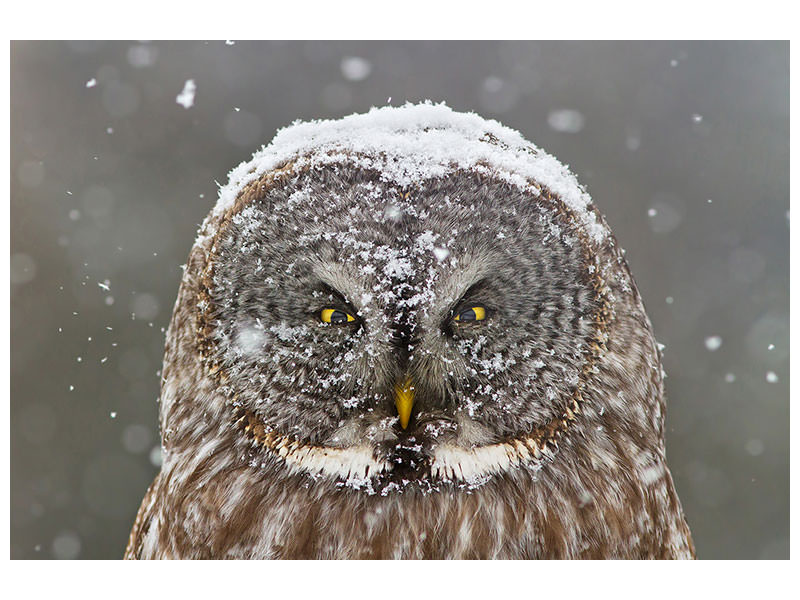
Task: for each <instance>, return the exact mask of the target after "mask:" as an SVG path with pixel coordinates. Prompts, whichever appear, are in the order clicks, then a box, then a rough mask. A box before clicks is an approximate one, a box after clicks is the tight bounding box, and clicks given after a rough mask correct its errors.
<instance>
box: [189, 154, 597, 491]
mask: <svg viewBox="0 0 800 600" xmlns="http://www.w3.org/2000/svg"><path fill="white" fill-rule="evenodd" d="M559 206H560V203H559V202H557V201H556V200H553V199H551V196H550V194H549V193H548V191H547V190H546V189H541V190H539V193H538V194H536V195H535V194H533V193H528V192H525V191H522V190H521V189H520V188H519V187H518V186H514V185H511V184H509V183H507V182H504V181H502V180H501V179H499V178H492V177H487V176H484V175H479V174H476V173H473V172H465V171H455V172H453V173H452V174H451V175H449V176H448V177H444V178H436V179H430V180H428V181H425V182H423V183H420V184H418V185H408V186H400V185H398V184H397V183H393V182H387V181H385V180H384V179H382V178H381V175H380V173H379V172H378V171H373V170H370V169H368V168H364V167H363V166H360V165H347V164H339V165H337V168H335V169H314V168H308V169H299V170H297V171H296V172H295V171H293V170H292V169H287V170H286V171H285V174H284V175H283V176H280V177H269V178H264V177H262V178H260V179H257V180H255V181H254V182H252V183H251V184H250V185H249V187H248V188H247V189H246V190H244V191H243V192H242V193H241V194H240V196H239V199H238V200H237V202H236V205H235V206H234V207H233V208H232V209H231V211H230V213H229V215H228V216H227V217H226V220H225V222H224V223H223V225H222V226H221V227H220V228H219V231H218V232H217V234H216V238H215V240H214V243H213V245H212V251H211V257H210V258H209V260H208V266H207V267H206V270H205V273H204V278H203V281H204V286H202V291H201V298H200V302H199V304H198V305H199V307H200V310H201V315H200V322H201V327H200V330H201V331H202V332H203V334H202V335H201V337H202V340H201V347H203V348H204V349H205V350H204V359H205V364H206V367H207V368H208V370H209V371H210V372H212V373H214V374H215V376H216V377H217V380H218V385H219V388H220V389H221V390H222V391H223V393H224V394H225V396H226V397H227V398H228V401H229V403H230V405H231V414H232V417H233V418H234V419H236V420H238V422H239V424H240V426H241V427H242V431H243V435H248V436H250V439H251V440H252V442H253V443H254V444H255V445H256V446H260V447H261V451H263V452H264V453H266V454H267V456H269V457H271V458H274V459H275V460H284V461H286V463H287V464H289V465H290V466H292V467H293V468H294V469H295V470H298V471H301V472H309V473H311V474H322V475H327V476H331V477H334V478H337V479H340V480H343V481H347V482H350V483H354V482H355V483H357V484H358V485H365V486H366V487H367V488H369V489H370V490H376V489H382V490H384V492H385V491H386V490H389V489H392V488H401V487H405V486H408V485H412V486H418V487H422V488H425V489H431V488H435V487H436V486H437V485H438V484H439V483H441V482H450V481H455V480H458V481H461V482H462V483H467V484H476V483H479V482H480V481H482V480H484V479H485V478H486V477H488V476H489V475H491V473H492V472H493V471H498V470H502V468H504V466H507V464H509V463H515V462H516V463H519V462H521V461H534V462H535V461H536V460H537V459H544V458H546V456H547V453H548V443H549V441H551V438H552V437H553V436H554V435H555V434H554V432H556V431H558V430H559V429H560V428H561V429H563V428H564V427H566V426H567V425H568V420H569V418H571V416H572V414H573V411H572V409H576V410H577V399H579V397H580V388H581V383H582V378H583V377H584V375H585V373H586V372H587V370H588V369H590V368H591V362H592V352H593V351H594V350H595V349H596V348H597V343H598V333H599V332H598V322H599V321H600V320H601V313H602V311H603V306H604V305H603V298H602V295H601V294H599V293H598V282H597V274H596V273H595V272H594V271H595V268H594V263H593V262H592V261H591V260H588V259H587V245H586V244H587V241H586V239H585V234H583V233H582V232H581V229H580V228H579V227H576V226H575V224H574V220H573V219H572V218H571V217H570V215H569V214H568V213H567V212H566V211H564V210H563V209H562V210H559ZM548 436H549V437H548Z"/></svg>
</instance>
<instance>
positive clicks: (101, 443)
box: [10, 41, 789, 558]
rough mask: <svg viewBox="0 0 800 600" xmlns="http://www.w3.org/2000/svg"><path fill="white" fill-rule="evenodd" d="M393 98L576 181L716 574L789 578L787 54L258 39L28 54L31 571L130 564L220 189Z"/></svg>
mask: <svg viewBox="0 0 800 600" xmlns="http://www.w3.org/2000/svg"><path fill="white" fill-rule="evenodd" d="M188 79H193V80H194V82H195V84H196V86H197V92H196V95H195V98H194V105H193V106H191V107H190V108H184V106H183V105H181V104H178V103H177V102H176V96H177V95H178V94H179V93H180V92H181V90H182V89H183V87H184V83H185V82H186V81H187V80H188ZM390 98H391V100H390V102H391V104H394V105H398V104H402V103H404V102H405V101H407V100H410V101H418V100H422V99H426V98H429V99H432V100H434V101H441V100H444V101H446V102H447V103H448V104H449V105H450V106H452V107H453V108H454V109H457V110H474V111H476V112H479V113H480V114H482V115H484V116H487V117H493V118H496V119H498V120H500V121H501V122H503V123H504V124H506V125H508V126H510V127H513V128H515V129H518V130H520V131H521V132H522V133H523V135H525V136H526V137H527V138H528V139H530V140H531V141H533V142H534V143H536V144H537V145H539V146H541V147H542V148H544V149H545V150H547V151H548V152H550V153H552V154H554V155H555V156H557V157H558V158H559V159H560V160H561V161H562V162H565V163H568V164H569V165H570V166H571V168H572V169H573V170H574V171H575V173H576V174H577V175H578V178H579V180H580V181H581V182H583V183H584V184H585V185H586V186H587V187H588V190H589V192H590V193H591V195H592V197H593V198H594V199H595V201H596V203H597V205H598V206H599V207H600V209H601V210H602V211H603V212H604V213H605V215H606V217H607V219H608V222H609V224H610V225H611V227H612V229H613V230H614V232H615V233H616V235H617V237H618V239H619V241H620V243H621V245H622V246H623V247H624V248H626V250H627V258H628V260H629V262H630V265H631V268H632V270H633V273H634V277H635V278H636V280H637V282H638V285H639V288H640V291H641V293H642V296H643V297H644V300H645V305H646V307H647V309H648V312H649V314H650V317H651V319H652V321H653V324H654V327H655V331H656V336H657V337H658V339H659V341H660V342H662V343H663V344H665V346H666V347H665V369H666V371H667V373H668V379H667V384H666V385H667V394H668V412H667V426H668V427H667V429H668V434H667V453H668V457H669V462H670V465H671V468H672V472H673V475H674V478H675V481H676V485H677V488H678V492H679V494H680V497H681V500H682V502H683V506H684V509H685V512H686V515H687V518H688V521H689V524H690V526H691V528H692V531H693V533H694V537H695V542H696V545H697V552H698V555H699V556H700V557H702V558H787V557H788V554H789V453H788V451H789V419H788V416H789V364H788V361H789V304H788V302H789V287H788V286H789V162H788V161H789V45H788V43H779V42H763V43H762V42H243V41H237V42H235V43H230V42H228V43H226V42H223V41H217V42H149V43H143V42H129V43H128V42H67V43H63V42H13V43H12V44H11V165H10V168H11V270H10V273H11V515H10V517H11V557H12V558H119V557H121V556H122V552H123V550H124V547H125V544H126V540H127V536H128V532H129V530H130V527H131V524H132V522H133V519H134V516H135V513H136V510H137V508H138V505H139V502H140V501H141V498H142V496H143V494H144V491H145V489H146V487H147V486H148V484H149V483H150V481H151V479H152V478H153V476H154V475H155V473H156V471H157V469H158V464H159V460H160V450H159V441H158V430H157V425H156V418H157V410H158V406H157V402H156V399H157V397H158V393H159V390H158V386H159V377H158V371H159V369H160V363H161V357H162V349H163V341H164V328H165V327H166V326H167V324H168V322H169V318H170V313H171V310H172V306H173V302H174V300H175V297H176V292H177V288H178V283H179V280H180V276H181V270H180V265H181V264H183V263H184V262H185V260H186V257H187V255H188V252H189V249H190V247H191V246H192V242H193V240H194V236H195V233H196V230H197V227H198V225H199V223H200V222H201V221H202V219H203V218H204V216H205V214H206V213H207V212H208V211H209V210H210V208H211V207H212V205H213V204H214V201H215V199H216V189H217V182H220V183H224V182H225V181H226V174H227V172H228V171H229V170H230V169H231V168H232V167H234V166H235V165H237V164H238V163H239V162H241V161H242V160H245V159H248V158H249V157H250V155H251V153H252V152H253V151H255V150H256V149H257V148H259V147H260V146H261V144H263V143H267V142H269V140H270V139H271V138H272V136H273V134H274V132H275V130H276V129H277V128H279V127H283V126H285V125H287V124H289V123H290V122H291V121H293V120H295V119H298V118H300V119H309V118H319V117H339V116H342V115H344V114H349V113H352V112H361V111H365V110H367V109H369V107H370V106H372V105H384V104H386V103H387V102H389V99H390Z"/></svg>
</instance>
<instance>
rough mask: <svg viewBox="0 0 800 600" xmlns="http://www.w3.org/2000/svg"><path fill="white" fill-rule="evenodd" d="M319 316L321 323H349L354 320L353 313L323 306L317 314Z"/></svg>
mask: <svg viewBox="0 0 800 600" xmlns="http://www.w3.org/2000/svg"><path fill="white" fill-rule="evenodd" d="M319 318H320V320H321V321H322V322H323V323H331V324H333V325H340V324H342V323H351V322H353V321H355V320H356V318H355V317H354V316H353V315H351V314H349V313H346V312H344V311H343V310H337V309H335V308H324V309H323V310H322V312H321V313H320V314H319Z"/></svg>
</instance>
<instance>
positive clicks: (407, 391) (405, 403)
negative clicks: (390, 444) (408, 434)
mask: <svg viewBox="0 0 800 600" xmlns="http://www.w3.org/2000/svg"><path fill="white" fill-rule="evenodd" d="M394 405H395V406H396V407H397V414H398V415H399V416H400V427H402V428H403V429H405V428H406V427H408V419H409V418H410V417H411V409H412V407H413V406H414V386H413V385H412V384H411V379H409V378H406V379H405V381H403V383H399V384H397V385H396V386H394Z"/></svg>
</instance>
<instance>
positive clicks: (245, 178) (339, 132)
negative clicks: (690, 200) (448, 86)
mask: <svg viewBox="0 0 800 600" xmlns="http://www.w3.org/2000/svg"><path fill="white" fill-rule="evenodd" d="M288 162H294V164H295V165H296V167H298V168H299V167H303V166H322V165H328V164H336V163H344V162H347V163H351V164H355V165H358V166H361V167H364V168H370V169H378V170H379V171H380V172H381V176H382V177H383V179H385V180H386V181H389V182H393V183H396V184H398V185H400V186H408V185H412V184H415V183H420V182H423V181H425V180H428V179H431V178H436V177H444V176H447V175H448V174H450V173H452V172H453V171H455V170H457V169H462V170H468V171H469V170H471V171H474V172H478V173H483V174H487V175H491V176H493V177H496V178H499V179H502V180H504V181H507V182H509V183H511V184H513V185H516V186H518V187H519V188H521V189H524V190H528V191H530V192H533V193H537V191H538V190H537V187H536V184H537V183H538V184H540V185H544V186H546V187H547V188H549V189H550V190H552V191H553V192H554V193H556V194H558V196H559V197H560V198H561V199H562V201H563V202H564V203H565V204H566V206H567V207H568V208H569V209H570V210H571V211H572V212H573V213H574V214H575V216H576V217H577V218H578V220H579V222H580V223H581V224H582V225H583V227H584V228H585V230H586V231H587V233H588V234H589V235H590V237H591V238H592V239H593V240H594V241H596V242H598V243H599V242H601V241H602V240H603V238H604V237H605V236H606V233H607V230H606V228H605V227H604V226H603V225H602V224H601V223H600V222H599V221H598V220H597V218H596V216H595V214H594V212H592V211H591V210H589V209H588V206H589V204H590V203H591V198H590V197H589V194H587V193H586V192H585V191H584V190H583V188H582V187H581V186H580V184H579V183H578V181H577V179H576V178H575V176H574V175H573V174H572V173H571V172H570V171H569V169H568V168H567V167H565V166H564V165H562V164H561V163H560V162H559V161H558V160H557V159H556V158H554V157H553V156H550V155H549V154H547V153H546V152H544V151H542V150H541V149H539V148H537V147H536V146H534V145H533V144H531V143H530V142H528V141H527V140H525V138H523V137H522V135H521V134H520V133H519V132H517V131H515V130H513V129H510V128H508V127H505V126H503V125H501V124H500V123H498V122H497V121H495V120H491V119H484V118H483V117H481V116H479V115H477V114H475V113H460V112H455V111H453V110H452V109H451V108H450V107H448V106H446V105H445V104H444V103H441V104H433V103H431V102H430V101H427V102H423V103H420V104H410V103H407V104H405V105H403V106H400V107H392V106H385V107H382V108H372V109H371V110H370V111H369V112H367V113H364V114H352V115H349V116H347V117H344V118H341V119H338V120H315V121H307V122H302V121H296V122H295V123H293V124H292V125H290V126H289V127H286V128H284V129H281V130H279V131H278V133H277V135H276V136H275V138H274V139H273V140H272V142H271V143H270V144H269V145H268V146H266V147H262V149H261V150H259V151H258V152H256V153H255V154H254V155H253V158H252V159H251V160H250V161H249V162H243V163H241V164H240V165H239V166H238V167H236V168H235V169H233V170H232V171H231V172H230V173H229V180H228V183H227V184H226V185H225V186H223V187H222V188H220V191H219V200H218V202H217V204H216V206H215V207H214V210H213V211H212V213H211V215H210V217H209V218H210V219H214V218H216V217H219V216H221V215H222V214H224V213H225V212H226V211H227V210H229V209H230V208H231V207H232V206H233V203H234V201H235V200H236V197H237V196H238V195H239V192H240V191H241V190H242V188H244V186H246V185H247V184H248V183H249V182H251V181H253V180H254V179H256V178H258V177H259V176H261V175H262V174H264V173H266V172H269V171H272V170H274V169H277V168H280V167H282V166H284V165H285V164H287V163H288ZM209 224H210V221H208V220H207V221H206V223H204V227H203V228H202V229H201V232H202V233H201V237H199V238H198V240H197V243H203V242H204V240H205V239H206V238H207V236H208V235H209V233H211V232H209V231H207V230H206V226H208V225H209Z"/></svg>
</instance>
